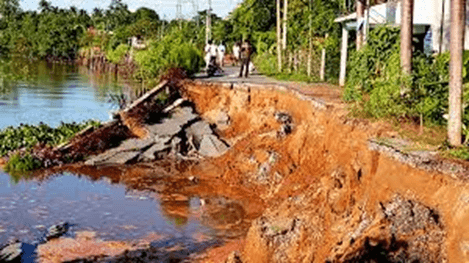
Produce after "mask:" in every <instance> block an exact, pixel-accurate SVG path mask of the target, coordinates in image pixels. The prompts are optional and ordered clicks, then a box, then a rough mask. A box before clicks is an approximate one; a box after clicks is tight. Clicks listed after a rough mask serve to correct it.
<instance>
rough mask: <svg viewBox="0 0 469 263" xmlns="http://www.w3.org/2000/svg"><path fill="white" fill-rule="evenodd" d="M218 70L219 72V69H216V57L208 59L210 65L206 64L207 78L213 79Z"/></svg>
mask: <svg viewBox="0 0 469 263" xmlns="http://www.w3.org/2000/svg"><path fill="white" fill-rule="evenodd" d="M219 70H220V67H218V65H217V57H216V56H212V57H210V63H209V64H208V67H207V75H208V76H209V77H213V76H215V74H216V73H217V72H218V71H219Z"/></svg>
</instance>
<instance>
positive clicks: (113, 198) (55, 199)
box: [0, 62, 211, 244]
mask: <svg viewBox="0 0 469 263" xmlns="http://www.w3.org/2000/svg"><path fill="white" fill-rule="evenodd" d="M21 65H22V66H21V67H20V69H21V70H23V71H26V72H27V75H28V76H27V78H26V80H20V81H17V82H5V81H4V82H3V86H2V92H1V93H0V113H1V116H2V118H1V120H0V129H3V128H5V127H7V126H10V125H13V126H17V125H19V124H20V123H28V124H38V123H39V122H40V121H42V122H44V123H46V124H48V125H50V126H52V127H56V126H57V125H59V124H60V122H62V121H63V122H73V121H75V122H80V121H83V120H88V119H98V120H101V121H106V120H109V119H110V112H111V111H112V110H115V109H116V106H115V105H113V104H112V103H110V102H109V94H112V93H114V94H115V93H117V92H120V91H122V90H123V89H125V88H127V87H126V86H125V85H126V84H122V83H119V82H116V81H115V78H114V77H113V76H104V75H103V76H96V75H94V76H93V75H89V74H87V70H86V69H80V68H78V67H77V66H70V65H59V64H48V63H45V62H39V63H34V64H29V63H26V64H24V63H23V64H21ZM17 70H18V69H17ZM18 178H22V179H19V181H18ZM161 204H162V203H161V201H160V200H159V198H158V196H157V194H155V193H148V192H141V191H135V190H132V189H129V188H128V187H127V186H125V185H124V184H121V183H120V182H118V181H117V182H113V181H112V180H110V179H108V178H107V177H102V178H100V179H98V180H97V179H92V178H89V177H88V176H86V175H78V174H73V173H68V172H64V173H58V174H55V175H53V176H48V177H46V179H44V178H43V179H38V178H34V177H28V176H23V177H22V176H19V177H18V176H15V177H13V176H10V175H9V174H7V173H5V172H3V171H1V170H0V244H1V243H3V242H5V241H6V240H7V239H8V238H9V237H12V236H14V237H17V238H19V239H20V240H21V241H23V242H32V241H34V240H37V239H38V238H39V237H40V236H41V235H42V234H44V232H45V230H46V228H48V227H49V226H51V225H52V224H55V223H58V222H60V221H68V222H70V223H73V224H76V225H75V226H74V227H73V229H72V230H73V231H80V230H87V231H95V232H96V234H97V236H98V237H99V238H101V239H104V240H116V239H117V240H130V239H136V238H140V237H143V236H145V235H147V234H148V233H151V232H155V233H159V234H170V235H172V236H174V237H176V238H180V237H185V236H187V237H190V236H192V235H194V233H200V232H203V233H210V232H211V230H210V229H209V228H207V227H204V226H203V225H202V224H201V223H200V222H199V220H198V219H197V218H196V217H195V216H191V215H190V214H191V211H194V212H196V211H197V210H198V209H199V208H200V201H199V199H198V198H196V197H192V198H188V200H186V201H185V205H186V206H187V208H188V210H189V216H187V217H182V218H178V217H177V216H169V215H168V214H167V213H164V211H162V207H161V206H162V205H161ZM73 231H72V232H73Z"/></svg>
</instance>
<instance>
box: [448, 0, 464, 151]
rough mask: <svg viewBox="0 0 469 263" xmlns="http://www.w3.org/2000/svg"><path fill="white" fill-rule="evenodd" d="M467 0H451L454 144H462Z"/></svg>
mask: <svg viewBox="0 0 469 263" xmlns="http://www.w3.org/2000/svg"><path fill="white" fill-rule="evenodd" d="M465 20H466V1H464V0H452V1H451V29H450V30H451V31H450V53H451V55H450V56H451V58H450V62H449V71H450V72H449V118H448V139H449V143H450V144H451V145H453V146H459V145H461V114H462V107H461V97H462V58H463V50H464V27H465Z"/></svg>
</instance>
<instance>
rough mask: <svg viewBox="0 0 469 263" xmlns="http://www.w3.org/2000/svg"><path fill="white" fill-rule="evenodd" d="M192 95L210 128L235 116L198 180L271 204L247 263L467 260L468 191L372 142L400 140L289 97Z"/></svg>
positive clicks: (282, 93)
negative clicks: (223, 146)
mask: <svg viewBox="0 0 469 263" xmlns="http://www.w3.org/2000/svg"><path fill="white" fill-rule="evenodd" d="M185 88H186V93H187V95H188V96H189V97H190V99H191V100H192V101H193V102H194V103H195V104H196V107H197V110H198V111H199V113H201V114H202V116H204V117H205V118H206V119H208V120H211V122H212V123H220V118H223V119H226V116H228V118H229V120H230V121H229V123H228V124H226V123H224V124H223V125H219V130H220V134H221V135H222V136H224V137H225V138H227V140H228V142H229V143H230V144H231V145H232V146H233V148H232V149H231V150H230V151H229V152H228V153H226V154H225V155H224V156H222V157H220V158H217V159H212V160H210V161H207V162H206V163H205V164H204V165H201V166H198V167H197V168H193V170H192V171H191V173H194V174H197V173H199V174H200V173H204V174H205V175H206V176H212V177H214V178H215V177H216V178H221V179H222V180H224V181H225V182H227V183H231V184H240V185H243V186H246V187H248V188H250V189H252V191H253V193H254V192H255V193H256V195H259V196H260V197H261V198H262V199H264V201H266V203H268V204H269V205H268V206H269V208H268V209H266V211H264V213H263V215H262V216H260V217H259V218H257V219H256V220H255V221H254V222H253V224H252V226H251V227H250V230H249V233H248V235H247V238H246V245H245V246H244V248H243V249H242V260H243V262H295V263H296V262H404V261H405V262H466V261H469V254H468V250H469V225H468V224H467V223H466V222H467V221H468V220H469V211H468V208H469V206H468V204H469V186H468V185H467V183H465V182H463V181H461V180H459V179H455V178H454V177H451V176H448V175H443V174H438V173H436V172H434V173H432V172H428V171H423V170H420V169H418V168H414V167H411V166H410V165H408V164H403V163H400V162H398V161H396V160H394V159H391V158H390V157H388V156H386V155H385V154H384V153H380V152H378V151H373V150H370V149H369V147H368V143H367V140H368V139H370V138H372V137H376V136H386V135H387V134H389V135H391V134H393V133H392V132H390V131H388V130H387V129H386V128H383V127H385V126H383V125H381V124H379V123H378V124H371V123H368V122H367V121H360V120H352V119H349V118H347V117H346V114H347V112H346V111H345V110H343V109H342V108H343V107H340V106H339V107H337V106H334V105H333V104H327V100H326V103H321V102H318V101H317V100H308V99H306V98H305V97H302V96H300V95H298V94H297V93H294V92H290V91H287V90H277V89H272V88H255V87H252V86H249V87H248V86H235V87H234V88H233V87H231V88H230V87H229V86H223V87H222V86H221V85H218V86H217V85H216V84H213V85H208V84H201V83H195V82H191V83H187V84H186V85H185ZM318 88H319V87H318ZM320 93H321V92H319V93H318V94H320ZM220 116H222V117H220ZM288 116H290V117H291V120H288V118H289V117H288ZM290 129H291V133H290ZM207 262H210V260H207Z"/></svg>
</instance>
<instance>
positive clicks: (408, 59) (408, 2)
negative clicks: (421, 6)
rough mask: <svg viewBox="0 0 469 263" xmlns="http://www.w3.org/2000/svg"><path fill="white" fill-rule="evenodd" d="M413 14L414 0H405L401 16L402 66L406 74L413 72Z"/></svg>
mask: <svg viewBox="0 0 469 263" xmlns="http://www.w3.org/2000/svg"><path fill="white" fill-rule="evenodd" d="M413 14H414V0H403V1H402V16H401V68H402V73H404V74H410V73H411V72H412V28H413Z"/></svg>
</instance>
